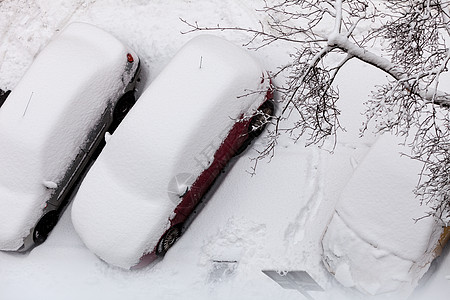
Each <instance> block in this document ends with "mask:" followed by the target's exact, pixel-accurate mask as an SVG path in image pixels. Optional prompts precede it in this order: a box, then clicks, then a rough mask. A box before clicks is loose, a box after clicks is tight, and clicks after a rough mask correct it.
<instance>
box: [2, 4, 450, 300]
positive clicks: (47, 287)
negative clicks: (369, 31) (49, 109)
mask: <svg viewBox="0 0 450 300" xmlns="http://www.w3.org/2000/svg"><path fill="white" fill-rule="evenodd" d="M261 6H262V1H260V0H257V1H245V0H177V1H163V0H151V1H144V0H134V1H132V0H116V1H114V0H97V1H95V0H86V1H82V0H71V1H70V0H56V1H55V0H52V1H50V0H38V1H20V0H3V1H1V2H0V88H2V89H5V88H9V89H13V88H14V86H15V85H16V84H17V82H18V81H19V79H20V78H21V76H22V75H23V73H24V72H25V70H26V68H27V67H28V66H29V65H30V64H31V62H32V61H33V58H34V56H35V55H36V53H37V52H38V51H39V50H40V49H41V48H42V47H43V46H45V44H46V43H47V42H48V41H49V39H50V38H51V37H52V36H53V34H54V33H56V32H57V31H59V30H61V29H62V28H63V27H64V26H65V25H66V24H68V23H69V22H72V21H86V22H89V23H92V24H96V25H98V26H99V27H101V28H103V29H105V30H106V31H109V32H110V33H112V34H113V35H115V36H116V37H117V38H119V39H120V40H122V41H123V42H124V43H126V44H128V45H129V46H130V47H132V48H133V49H134V50H135V51H136V52H137V53H138V54H139V55H140V57H141V59H142V61H143V70H144V76H143V82H142V86H141V87H140V92H142V90H143V89H144V88H145V86H148V84H149V83H150V82H151V81H152V80H153V79H154V78H155V77H156V76H157V75H158V74H159V72H160V71H161V70H162V68H163V67H164V66H165V65H166V64H167V63H168V61H169V60H170V58H171V57H172V56H173V55H174V54H175V52H176V51H177V50H178V49H179V48H180V47H181V46H182V45H183V44H184V43H185V42H186V41H188V40H189V39H191V38H192V37H193V36H194V35H196V34H187V35H183V34H181V33H180V32H181V31H186V30H187V29H188V28H186V25H184V24H183V23H182V22H181V21H180V19H179V18H180V17H181V18H184V19H188V20H192V21H198V22H200V23H201V24H205V25H216V24H221V25H223V26H227V25H233V26H244V27H247V26H253V27H258V20H259V19H262V20H264V14H263V13H262V12H257V11H255V9H256V8H260V7H261ZM214 34H217V35H219V36H222V37H225V38H227V39H228V40H230V41H232V42H234V43H236V44H238V45H239V44H243V43H244V42H246V41H247V40H248V39H249V36H248V35H247V34H245V33H244V32H232V31H226V32H221V31H217V32H214ZM291 50H292V48H289V47H287V46H286V45H282V44H277V45H270V46H268V47H266V48H262V49H260V50H259V51H257V52H251V53H252V55H254V56H255V57H256V58H257V59H259V60H260V62H261V63H262V65H263V66H264V67H265V68H266V69H267V70H270V71H276V70H277V67H278V66H279V65H281V64H283V63H286V62H287V61H288V54H289V51H291ZM383 80H384V75H383V74H382V73H380V72H378V71H376V70H374V69H372V68H371V67H369V66H365V65H362V64H359V63H358V62H356V61H354V62H351V64H349V65H348V66H346V67H345V69H343V72H342V73H341V74H340V78H339V81H338V83H337V84H338V85H339V88H340V92H341V100H340V103H341V109H342V112H343V115H342V124H343V125H344V126H345V127H346V129H347V132H345V133H343V134H341V135H340V138H339V141H338V144H337V148H336V149H335V151H334V153H333V154H330V153H329V152H326V151H323V150H319V149H317V148H315V147H310V148H305V147H304V146H303V144H302V143H301V142H299V143H297V144H292V143H291V141H290V140H289V139H287V138H283V139H281V140H280V144H279V146H278V149H277V152H276V156H275V157H274V158H273V159H272V161H271V162H270V163H265V162H261V163H260V164H259V165H258V169H257V175H255V176H253V177H252V176H250V175H249V174H248V173H247V171H248V170H249V169H250V167H251V166H252V162H251V161H250V160H249V157H251V156H252V155H254V154H255V152H253V151H252V150H250V151H247V152H246V153H244V155H243V156H242V157H241V158H240V159H239V160H237V161H235V162H233V164H231V165H230V167H229V169H228V172H227V175H226V177H224V178H222V180H221V181H220V185H217V186H216V187H215V189H214V190H213V193H211V194H210V195H209V198H210V200H209V203H208V204H207V205H206V206H205V208H204V209H203V211H202V212H201V214H199V215H198V217H197V218H196V219H195V221H194V222H193V223H192V224H191V226H190V228H189V230H188V231H187V232H186V233H185V235H184V236H183V237H182V238H181V239H180V240H179V241H178V242H177V243H176V245H175V246H174V247H173V248H172V249H171V250H170V251H169V252H168V253H167V255H166V257H165V258H164V259H163V260H161V261H159V262H157V263H154V264H153V265H152V266H149V267H146V268H144V269H141V270H135V271H124V270H121V269H118V268H114V267H111V266H109V265H107V264H106V263H104V262H102V261H100V260H99V259H98V258H97V257H96V256H95V255H94V254H92V253H90V252H89V251H88V250H87V248H86V247H85V246H84V245H83V243H82V242H81V240H80V239H79V237H78V236H77V234H76V233H75V231H74V229H73V226H72V223H71V219H70V209H71V207H69V208H68V209H67V211H66V213H65V214H64V215H63V217H62V219H61V221H60V223H59V224H58V225H57V226H56V228H55V230H54V231H53V233H52V234H51V235H50V237H49V239H48V240H47V241H46V242H45V243H44V244H43V245H42V246H39V247H37V248H35V249H34V250H32V251H31V252H30V253H28V254H12V253H4V252H0V299H61V298H63V299H153V298H156V297H159V298H160V299H175V298H184V299H209V298H213V299H301V298H302V295H301V294H300V293H299V292H297V291H295V290H286V289H283V288H281V287H280V286H279V285H278V284H276V283H275V282H274V281H272V280H271V279H270V278H269V277H267V276H266V275H264V274H263V273H262V270H288V271H289V270H306V271H308V272H309V273H310V275H311V276H312V277H313V278H314V279H315V280H316V281H318V282H319V283H320V284H321V285H322V287H323V288H324V289H325V292H311V295H312V296H313V297H314V298H315V299H341V298H342V299H349V298H355V297H358V295H357V294H355V292H353V291H349V290H346V289H343V288H342V287H341V286H340V285H339V284H338V283H337V282H336V281H335V280H334V279H333V277H332V276H331V275H330V274H329V273H328V272H327V271H326V269H325V268H324V266H323V264H322V262H321V251H322V250H321V245H320V240H321V237H322V234H323V232H324V229H325V227H326V225H327V222H328V221H329V219H330V217H331V215H332V213H333V211H334V207H335V205H336V202H337V200H338V199H339V196H340V194H341V192H342V191H343V190H344V187H345V185H346V183H347V182H348V181H349V180H350V178H351V176H352V175H353V173H354V171H355V168H356V166H357V165H358V164H359V163H360V162H362V160H363V159H364V157H365V155H366V154H367V153H368V152H369V151H370V149H371V147H372V146H373V145H374V144H375V143H376V141H377V138H376V137H374V136H370V135H368V136H366V137H364V138H362V139H358V138H357V136H358V128H359V126H360V124H361V122H362V121H363V119H362V116H360V114H359V112H360V111H361V110H362V102H363V100H365V99H366V98H367V95H368V94H369V92H370V88H371V87H372V86H373V85H374V83H377V82H382V81H383ZM275 83H276V84H282V83H283V79H282V78H278V79H277V81H276V82H275ZM261 142H262V140H261V139H260V140H258V141H256V145H255V146H256V147H257V146H258V144H260V143H261ZM0 146H1V145H0ZM386 151H387V152H388V151H391V152H392V157H396V156H397V155H398V153H396V152H395V151H392V149H386ZM373 168H374V170H376V166H373ZM415 183H416V182H415V181H414V182H411V189H412V188H413V187H414V184H415ZM367 184H369V183H367ZM0 225H1V220H0ZM411 234H413V232H411ZM448 252H449V250H448V249H446V250H445V251H444V253H443V255H442V256H441V257H440V258H438V259H437V260H436V261H435V263H434V264H433V265H432V267H431V270H430V272H428V273H427V274H426V275H425V277H424V279H423V280H422V281H421V283H420V285H419V287H418V288H417V289H416V291H415V292H414V294H413V296H412V298H413V299H428V298H431V299H447V298H448V295H449V294H450V277H449V276H450V271H449V270H450V256H449V254H448ZM223 261H228V262H230V263H224V262H223Z"/></svg>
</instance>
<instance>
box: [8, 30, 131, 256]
mask: <svg viewBox="0 0 450 300" xmlns="http://www.w3.org/2000/svg"><path fill="white" fill-rule="evenodd" d="M126 53H127V49H126V48H125V47H124V46H123V45H122V43H120V42H119V41H118V40H117V39H115V38H114V37H112V36H111V35H109V34H106V33H105V32H104V31H102V30H100V29H99V28H97V27H95V26H92V25H88V24H84V23H73V24H71V25H70V26H68V27H67V28H66V29H65V30H64V31H63V32H62V33H61V34H57V35H56V37H55V38H54V39H53V40H52V41H51V43H49V44H48V46H47V47H45V48H44V49H43V50H42V51H41V52H40V53H39V55H38V56H37V57H36V59H35V60H34V62H33V64H32V65H31V67H30V68H29V69H28V70H27V71H26V73H25V74H24V76H23V78H22V79H21V80H20V82H19V83H18V84H17V86H16V87H15V88H14V91H13V92H12V93H11V94H10V95H9V97H8V99H7V101H6V102H5V103H4V104H3V105H2V107H1V109H0V141H1V143H2V147H1V148H0V169H1V170H2V172H1V173H0V186H1V190H2V191H3V193H2V194H0V199H1V201H0V214H1V215H0V218H1V219H2V220H10V219H13V220H14V221H8V222H6V221H5V223H6V224H8V226H1V229H0V248H1V249H4V250H16V249H17V248H18V247H20V246H21V243H22V239H23V238H24V237H26V236H27V235H28V234H29V232H30V229H31V227H32V226H33V224H35V223H36V222H37V220H38V218H39V217H40V214H41V211H42V208H43V207H44V205H45V202H46V201H47V200H48V199H49V197H50V195H51V191H49V190H47V189H53V188H55V186H56V185H57V183H58V182H59V181H60V180H61V179H62V176H64V174H65V170H66V169H67V168H68V167H69V166H70V164H71V162H72V161H73V160H74V159H75V157H76V155H77V154H78V153H79V152H80V146H81V147H83V144H84V143H85V140H86V138H87V136H86V134H87V133H88V132H89V131H90V128H93V127H94V126H95V125H96V124H97V123H98V122H99V120H100V118H101V116H102V114H103V113H104V111H105V109H106V107H107V105H108V103H109V102H110V101H112V100H113V99H115V97H116V95H118V94H119V92H120V91H121V90H123V89H124V87H125V86H124V83H123V82H122V76H123V74H124V72H125V71H124V70H125V65H126V63H127V61H126ZM49 183H50V184H49ZM13 233H14V235H11V234H13Z"/></svg>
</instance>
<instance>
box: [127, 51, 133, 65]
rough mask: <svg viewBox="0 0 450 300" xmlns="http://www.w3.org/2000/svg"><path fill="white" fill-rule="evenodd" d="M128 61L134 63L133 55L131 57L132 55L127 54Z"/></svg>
mask: <svg viewBox="0 0 450 300" xmlns="http://www.w3.org/2000/svg"><path fill="white" fill-rule="evenodd" d="M127 61H128V62H129V63H132V62H134V58H133V55H131V54H130V53H127Z"/></svg>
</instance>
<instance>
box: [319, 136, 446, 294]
mask: <svg viewBox="0 0 450 300" xmlns="http://www.w3.org/2000/svg"><path fill="white" fill-rule="evenodd" d="M402 142H404V140H403V137H402V138H399V137H395V136H391V135H390V134H389V133H386V134H383V135H382V136H380V137H378V139H377V142H376V143H375V145H374V146H372V148H371V150H370V152H369V153H368V154H367V155H366V157H365V158H364V160H363V161H362V162H361V163H360V164H359V165H358V166H357V168H356V170H355V172H354V174H353V176H352V178H351V179H350V180H349V182H348V183H347V185H346V187H345V188H344V190H343V192H342V194H341V196H340V199H339V202H338V203H337V206H336V208H335V211H334V213H333V215H332V217H331V219H330V222H329V224H328V226H327V228H326V231H325V233H324V235H323V238H322V248H323V254H322V255H323V256H322V261H323V263H324V266H325V267H326V268H327V270H328V271H329V272H330V273H331V274H333V275H334V277H335V278H336V280H337V281H338V282H339V283H341V284H342V285H343V286H345V287H348V288H352V289H355V290H357V292H356V293H358V294H359V295H360V296H361V294H360V293H362V294H365V295H366V296H365V297H364V298H370V297H372V296H381V295H383V296H385V297H387V298H383V299H406V298H407V297H409V296H410V294H411V292H412V291H413V290H414V288H415V287H416V286H417V284H418V282H419V280H420V278H422V276H423V275H424V274H425V272H426V271H427V270H428V268H429V267H430V265H431V262H432V261H433V260H434V259H435V258H436V257H437V256H439V254H440V253H441V251H442V249H443V247H444V245H445V244H446V243H447V242H448V240H449V238H450V231H449V227H444V223H443V222H440V221H439V220H437V219H435V218H433V217H431V216H429V217H427V218H424V216H426V215H427V212H428V211H429V207H427V205H426V204H425V203H424V204H423V205H420V204H419V201H418V199H417V198H416V197H415V195H414V193H413V188H414V186H415V185H416V183H417V174H420V172H421V170H422V168H423V165H422V163H420V162H419V161H416V160H412V159H410V158H409V157H407V156H406V155H405V156H401V155H400V153H404V152H406V151H408V149H407V147H406V146H404V145H401V143H402ZM357 298H358V299H359V298H360V297H357ZM377 299H378V298H377Z"/></svg>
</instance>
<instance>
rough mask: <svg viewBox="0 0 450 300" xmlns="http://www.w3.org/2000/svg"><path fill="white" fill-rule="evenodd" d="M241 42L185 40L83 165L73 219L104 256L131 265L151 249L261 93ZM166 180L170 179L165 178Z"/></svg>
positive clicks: (253, 66)
mask: <svg viewBox="0 0 450 300" xmlns="http://www.w3.org/2000/svg"><path fill="white" fill-rule="evenodd" d="M263 76H264V72H263V70H262V69H261V67H260V66H259V65H258V63H257V62H256V61H255V60H254V59H253V58H252V57H250V56H249V55H248V54H247V53H246V52H245V51H243V50H242V49H241V48H239V47H237V46H235V45H233V44H231V43H229V42H227V41H225V40H223V39H221V38H218V37H215V36H207V35H205V36H199V37H196V38H194V39H193V40H191V41H190V42H189V43H187V44H186V46H184V47H183V48H182V49H181V50H180V51H179V52H178V53H177V54H176V55H175V57H174V58H173V59H172V61H171V62H170V63H169V65H168V66H167V67H166V68H165V69H164V70H163V72H162V73H161V74H160V75H159V77H158V78H157V79H155V81H154V82H153V83H152V84H151V85H150V87H149V88H148V89H147V90H146V91H145V92H144V94H143V95H142V96H141V97H140V98H139V100H138V102H137V104H136V106H135V107H134V108H133V109H132V110H131V112H130V113H129V115H128V116H127V117H126V118H125V120H124V121H123V123H122V124H121V125H120V126H119V128H118V129H117V131H116V132H115V133H114V134H113V135H112V137H111V138H110V139H109V141H108V144H107V146H106V147H105V149H104V151H103V153H102V154H101V155H100V157H99V158H98V160H97V162H96V163H95V164H94V166H93V168H92V169H91V170H90V172H89V174H88V176H87V177H86V179H85V181H84V182H83V184H82V186H81V188H80V191H79V192H78V195H77V197H76V200H75V204H74V207H73V211H72V216H73V222H74V225H75V228H76V230H77V231H78V232H79V234H80V236H81V237H82V239H83V241H84V242H85V243H86V245H87V246H88V247H89V248H90V249H91V250H92V251H93V252H94V253H96V254H98V255H99V256H100V257H101V258H102V259H104V260H106V261H107V262H109V263H111V264H113V265H117V266H121V267H124V268H130V267H131V266H133V265H135V264H137V262H138V261H139V259H140V257H141V256H142V254H144V253H146V252H152V250H153V248H154V247H155V246H156V244H157V242H158V241H159V238H160V237H161V236H162V234H163V233H164V231H165V230H166V229H168V226H170V221H169V216H170V215H171V213H172V211H173V210H174V208H175V207H176V205H177V204H178V202H179V201H180V200H181V198H180V197H175V198H174V197H173V191H174V187H173V186H172V185H173V183H175V182H178V181H179V180H175V181H174V180H173V179H174V178H175V179H178V178H181V177H183V183H182V187H178V188H177V189H175V190H186V188H187V187H189V186H190V185H192V184H193V183H194V181H195V180H196V179H197V177H198V176H199V175H200V174H201V172H202V171H203V170H205V169H206V168H207V167H209V165H210V163H211V162H212V161H213V159H214V153H215V151H216V150H217V149H218V148H219V146H220V145H221V144H222V141H223V140H224V139H225V137H226V136H227V134H228V132H229V130H230V129H231V127H232V126H233V125H234V123H235V122H237V121H238V119H239V118H240V117H241V116H243V115H250V114H251V113H252V112H254V110H256V108H257V107H259V106H260V105H261V103H262V101H263V100H264V99H265V98H264V96H265V93H264V92H261V93H260V91H267V88H268V80H267V79H266V80H265V81H264V83H263V82H262V81H263V80H262V79H263ZM171 183H172V184H171Z"/></svg>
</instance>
